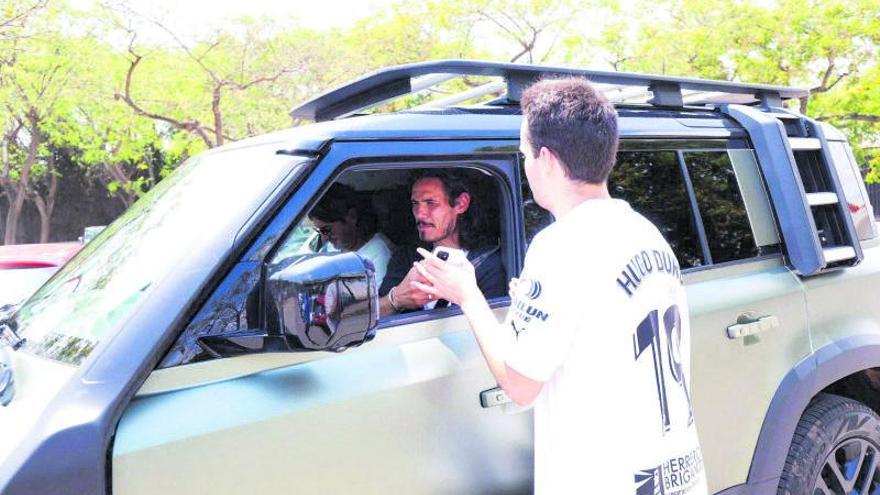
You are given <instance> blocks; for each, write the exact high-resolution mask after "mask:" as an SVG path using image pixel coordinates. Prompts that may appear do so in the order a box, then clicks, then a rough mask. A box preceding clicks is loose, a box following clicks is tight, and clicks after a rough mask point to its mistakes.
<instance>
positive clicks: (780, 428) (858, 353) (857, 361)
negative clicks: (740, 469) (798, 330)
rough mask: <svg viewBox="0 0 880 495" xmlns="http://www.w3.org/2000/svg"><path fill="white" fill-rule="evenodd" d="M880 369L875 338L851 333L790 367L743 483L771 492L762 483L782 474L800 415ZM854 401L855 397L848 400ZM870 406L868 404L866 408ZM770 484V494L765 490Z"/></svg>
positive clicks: (879, 344) (878, 342) (878, 337)
mask: <svg viewBox="0 0 880 495" xmlns="http://www.w3.org/2000/svg"><path fill="white" fill-rule="evenodd" d="M878 367H880V335H876V334H870V335H854V336H850V337H845V338H843V339H840V340H836V341H834V342H831V343H829V344H827V345H825V346H823V347H821V348H819V349H817V350H816V351H815V352H813V353H812V354H811V355H809V356H808V357H806V358H805V359H804V360H802V361H801V362H799V363H798V364H797V365H796V366H795V367H794V368H792V369H791V370H790V371H789V372H788V373H787V374H786V375H785V377H784V378H783V379H782V382H781V383H780V385H779V387H778V388H777V389H776V393H775V394H774V396H773V399H772V400H771V402H770V407H769V408H768V409H767V414H766V415H765V416H764V422H763V424H762V425H761V432H760V433H759V435H758V442H757V444H756V446H755V453H754V455H753V456H752V463H751V466H750V468H749V476H748V483H747V484H748V485H749V486H758V485H760V486H761V487H762V488H765V487H766V488H767V492H768V493H776V485H775V484H769V483H767V481H768V480H773V479H776V480H778V479H779V477H780V476H781V475H782V468H783V466H784V464H785V458H786V456H787V455H788V450H789V448H790V447H791V440H792V438H793V436H794V432H795V428H796V427H797V424H798V421H800V418H801V415H802V414H803V412H804V411H805V410H806V408H807V406H809V404H810V401H811V400H812V399H813V398H814V397H815V396H816V395H817V394H818V393H820V392H823V391H827V390H828V389H830V388H833V387H835V386H837V385H840V384H842V383H844V382H845V381H846V379H848V378H850V377H852V376H854V375H860V374H861V373H862V372H866V371H868V370H871V369H872V368H878ZM851 398H855V399H856V400H859V398H858V397H851ZM868 405H869V407H872V406H873V405H872V404H868ZM770 486H772V491H770Z"/></svg>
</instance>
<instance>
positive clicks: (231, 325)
mask: <svg viewBox="0 0 880 495" xmlns="http://www.w3.org/2000/svg"><path fill="white" fill-rule="evenodd" d="M516 147H517V143H516V142H513V141H504V140H496V141H476V142H464V141H437V142H396V143H390V142H337V143H335V144H333V145H332V147H331V148H330V150H329V152H328V154H327V155H326V156H325V157H324V158H323V159H322V160H321V161H320V162H319V164H318V165H317V166H316V168H315V169H314V170H313V171H312V173H311V174H310V175H309V177H308V178H307V179H306V180H305V181H304V182H303V183H302V184H300V185H299V188H298V190H297V191H296V193H295V194H293V195H292V196H291V199H290V200H289V201H288V202H287V203H286V204H285V205H284V206H283V208H282V209H281V210H279V211H278V212H277V213H275V214H274V217H273V218H272V219H271V220H270V221H269V222H268V223H267V226H266V227H265V228H264V230H263V232H262V234H260V236H259V237H258V238H257V240H256V241H255V242H254V244H253V245H252V246H251V247H250V249H249V250H248V252H247V253H245V254H244V255H243V256H242V257H241V258H240V259H239V260H237V261H236V262H234V263H233V264H231V267H230V269H229V271H228V273H227V274H226V276H225V277H224V278H223V279H222V280H220V281H219V283H218V284H217V285H216V287H214V288H213V289H212V290H211V291H210V295H209V296H208V297H207V299H206V301H205V302H204V303H203V304H202V305H201V306H200V307H199V308H195V311H194V314H195V316H194V317H193V319H192V321H190V322H189V324H188V325H187V326H186V328H185V329H183V330H182V332H181V335H180V337H179V338H178V341H177V342H176V343H174V344H173V345H172V347H171V349H170V350H169V351H168V353H167V354H166V355H165V357H164V358H163V359H162V361H161V363H160V365H159V367H158V368H157V369H156V370H155V371H153V373H152V374H151V375H150V377H149V378H148V379H147V381H146V382H145V383H144V385H143V387H142V388H141V390H140V391H139V392H138V393H137V395H136V396H135V398H134V400H132V401H131V403H130V405H129V406H128V408H127V410H126V411H125V413H124V414H123V416H122V419H121V421H120V423H119V426H118V429H117V433H116V437H115V441H114V445H113V453H112V457H113V463H112V464H113V468H112V477H113V491H114V493H125V494H137V493H151V494H152V493H163V494H175V493H180V494H190V493H212V494H215V495H219V494H241V493H265V494H270V493H291V492H296V493H348V492H355V493H383V494H384V493H429V494H430V493H486V494H489V493H527V492H530V490H531V484H532V482H531V479H532V454H531V448H532V447H531V445H532V431H531V417H530V414H528V413H527V412H522V411H519V410H509V409H506V407H495V408H484V407H483V406H482V404H481V400H480V395H481V392H482V391H485V390H488V389H491V388H493V387H494V386H495V382H494V379H493V378H492V376H491V374H490V373H489V371H488V369H487V368H486V366H485V363H484V361H483V359H482V356H481V354H480V350H479V347H478V346H477V343H476V341H475V340H474V338H473V335H472V334H471V332H470V330H469V327H468V324H467V322H466V320H465V318H464V317H463V315H462V314H461V312H460V310H458V309H457V308H447V309H444V310H437V311H423V312H416V313H412V314H406V315H401V316H398V317H395V318H392V319H389V320H386V321H382V322H381V323H380V325H379V328H378V331H377V333H376V337H375V339H374V340H372V341H371V342H368V343H366V344H364V345H362V346H361V347H358V348H354V349H350V350H347V351H345V352H342V353H339V354H333V353H324V352H304V353H287V354H282V353H278V354H250V355H244V356H239V357H233V358H221V359H206V360H201V361H199V360H198V359H203V356H202V357H199V358H195V357H194V356H195V353H194V352H190V350H191V349H193V348H194V344H195V343H196V342H197V339H198V338H199V337H200V336H203V335H211V334H218V333H223V332H226V331H234V330H240V329H242V328H243V327H244V328H246V327H249V326H253V325H250V324H249V323H248V321H249V316H250V315H249V313H252V312H253V305H254V301H259V298H260V296H259V294H260V292H259V284H260V279H261V276H262V275H261V274H262V273H263V272H264V270H265V266H264V265H265V264H266V260H267V259H268V257H269V256H271V253H273V252H274V251H273V249H275V248H276V246H277V245H278V243H279V239H282V238H284V237H285V235H286V234H287V233H289V232H290V231H291V229H292V228H293V227H294V226H295V225H297V223H298V222H300V221H301V220H302V218H303V217H304V215H303V213H304V212H305V211H307V210H308V208H309V207H310V205H311V204H313V203H314V202H315V200H316V198H317V197H318V196H319V194H320V192H321V191H322V190H324V189H326V188H327V187H329V184H330V183H331V182H332V181H333V180H334V179H335V178H336V177H337V176H338V175H339V174H340V173H341V172H342V171H343V169H346V168H348V167H351V166H354V167H360V168H362V169H364V168H366V169H372V170H382V169H386V168H388V169H392V168H407V167H410V168H420V167H469V168H472V169H477V170H480V171H482V172H483V173H485V174H489V175H491V176H492V177H493V180H495V183H496V184H497V185H498V188H499V198H501V201H502V202H503V203H504V205H507V206H504V205H502V206H501V207H500V208H499V212H500V217H501V218H499V219H498V221H499V222H501V223H502V227H501V239H502V243H504V245H505V246H506V247H504V248H503V249H502V251H503V256H504V258H505V263H506V264H507V266H508V271H510V270H512V269H514V268H515V266H516V265H517V263H518V261H517V259H519V256H520V255H519V253H518V251H517V242H518V241H517V239H518V237H517V236H515V235H514V234H513V233H514V232H517V231H519V230H520V229H521V225H520V220H519V219H518V217H517V215H515V214H513V213H512V205H513V204H515V203H517V202H518V201H519V192H518V191H516V190H514V188H513V187H512V186H511V185H512V184H514V183H515V179H514V171H513V170H514V165H515V159H516V158H515V150H516ZM407 206H408V205H407ZM508 304H509V300H507V298H501V299H498V300H495V301H493V302H492V306H493V307H494V308H495V311H496V312H497V314H498V315H499V318H500V317H502V316H503V313H504V312H505V311H506V307H507V305H508ZM250 321H255V320H254V319H253V318H251V319H250ZM195 347H197V346H195Z"/></svg>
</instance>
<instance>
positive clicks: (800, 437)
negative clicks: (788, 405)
mask: <svg viewBox="0 0 880 495" xmlns="http://www.w3.org/2000/svg"><path fill="white" fill-rule="evenodd" d="M875 490H880V417H878V416H877V413H875V412H874V411H873V410H871V409H870V408H868V407H867V406H866V405H864V404H862V403H861V402H857V401H855V400H852V399H847V398H845V397H840V396H839V395H832V394H819V395H817V396H816V398H815V399H813V402H812V403H810V406H809V407H807V410H806V411H804V414H803V416H801V419H800V422H798V425H797V429H796V430H795V432H794V438H793V439H792V441H791V447H790V448H789V450H788V458H786V460H785V467H784V468H783V470H782V478H781V479H780V482H779V490H778V492H777V493H778V494H779V495H831V494H834V495H837V494H841V495H843V494H850V493H858V494H860V495H873V494H874V493H877V492H875Z"/></svg>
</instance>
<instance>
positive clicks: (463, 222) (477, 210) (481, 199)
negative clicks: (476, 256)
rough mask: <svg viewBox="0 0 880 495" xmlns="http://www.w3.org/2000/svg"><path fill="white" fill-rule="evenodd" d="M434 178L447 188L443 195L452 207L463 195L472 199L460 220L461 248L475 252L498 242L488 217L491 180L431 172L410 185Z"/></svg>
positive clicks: (461, 172) (465, 173)
mask: <svg viewBox="0 0 880 495" xmlns="http://www.w3.org/2000/svg"><path fill="white" fill-rule="evenodd" d="M430 178H433V179H437V180H439V181H440V182H441V183H442V184H443V191H444V192H445V193H446V200H447V201H448V202H449V205H450V206H454V205H455V200H456V199H458V197H459V196H461V194H462V193H468V194H469V195H470V197H471V204H470V206H469V207H468V209H467V211H465V212H464V213H462V214H461V216H460V217H459V219H458V220H459V223H458V224H459V232H458V235H459V240H460V241H461V247H463V248H464V249H475V248H478V247H484V246H490V245H493V244H496V243H497V242H498V239H497V235H493V234H492V232H494V231H495V230H497V229H492V228H491V227H492V226H491V225H490V224H489V219H488V216H487V211H488V210H489V209H491V208H489V204H488V197H489V194H488V193H489V192H490V191H491V190H492V189H491V186H490V185H488V184H487V183H488V182H489V181H488V180H486V179H488V178H487V177H484V176H483V175H482V174H479V173H475V172H472V171H470V170H461V169H445V168H430V169H423V170H420V171H418V172H416V173H415V174H414V176H413V179H412V182H411V183H410V185H411V186H412V185H413V184H415V183H416V182H418V181H419V180H422V179H430ZM410 189H412V187H410Z"/></svg>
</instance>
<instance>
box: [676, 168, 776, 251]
mask: <svg viewBox="0 0 880 495" xmlns="http://www.w3.org/2000/svg"><path fill="white" fill-rule="evenodd" d="M684 157H685V163H687V166H688V172H689V174H690V178H691V183H692V184H693V187H694V194H695V195H696V197H697V206H698V207H699V208H700V216H701V217H702V220H703V228H704V229H705V231H706V240H707V241H708V243H709V253H710V254H711V256H712V262H713V263H723V262H725V261H733V260H738V259H743V258H751V257H753V256H757V255H758V254H759V253H758V247H757V245H756V244H755V237H754V235H753V234H752V228H751V226H750V224H749V217H748V215H747V214H746V208H745V204H744V203H743V199H742V195H741V194H740V191H739V184H738V182H737V180H736V174H735V173H734V171H733V165H732V164H731V162H730V158H729V157H728V155H727V152H726V151H706V152H690V153H684Z"/></svg>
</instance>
